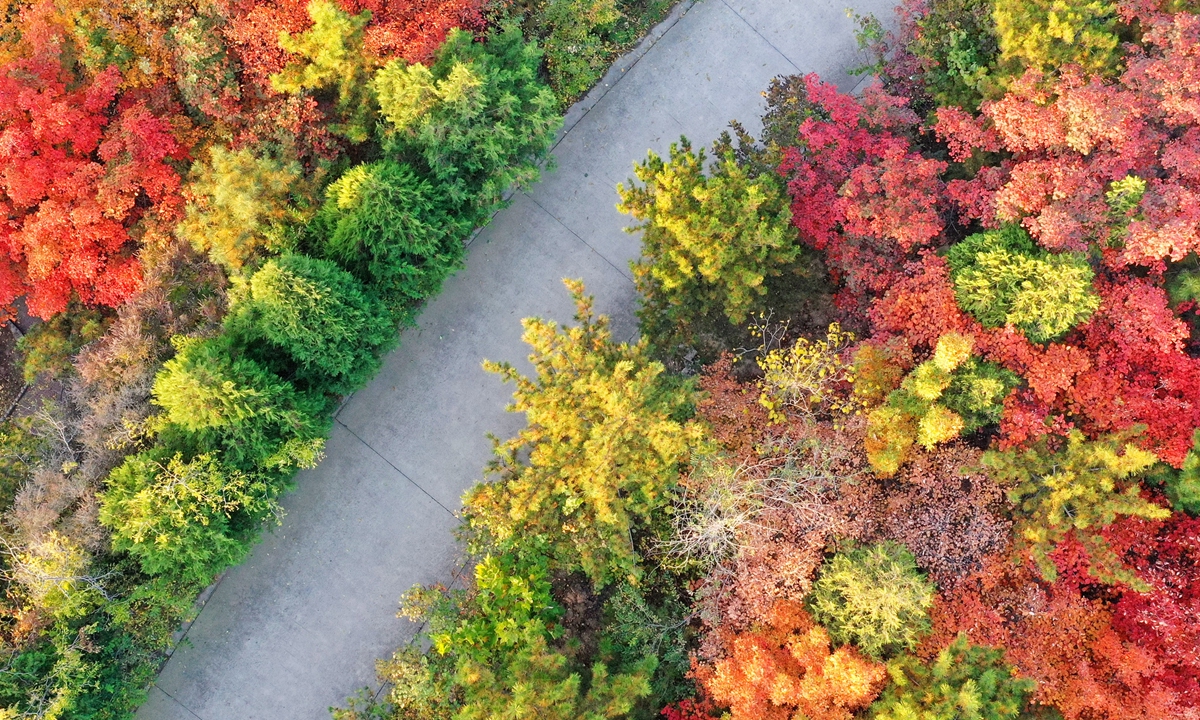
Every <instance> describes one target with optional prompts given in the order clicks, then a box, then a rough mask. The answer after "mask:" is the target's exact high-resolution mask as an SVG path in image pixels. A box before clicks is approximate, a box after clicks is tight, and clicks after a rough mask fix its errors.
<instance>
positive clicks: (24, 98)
mask: <svg viewBox="0 0 1200 720" xmlns="http://www.w3.org/2000/svg"><path fill="white" fill-rule="evenodd" d="M49 12H50V11H49V9H48V8H47V7H46V6H45V5H36V6H33V7H30V8H28V9H26V10H25V11H24V12H23V13H22V18H23V19H24V21H25V24H26V34H25V43H26V44H25V47H24V48H23V52H22V53H21V54H20V55H17V56H16V57H14V58H12V59H11V60H9V61H8V62H6V63H5V64H4V65H3V66H0V108H2V109H0V132H3V135H4V137H5V138H6V140H5V143H4V147H5V149H4V151H3V154H2V155H0V211H2V212H3V214H4V215H5V217H7V218H8V219H7V220H6V222H5V224H4V226H3V228H0V248H2V250H3V253H2V254H3V258H4V262H3V264H2V266H0V304H2V305H4V306H8V305H9V304H10V303H11V302H12V301H13V300H15V299H16V298H18V297H20V296H22V295H26V296H27V297H26V301H27V304H28V307H29V309H30V311H31V312H32V313H34V314H35V315H38V316H40V317H43V318H49V317H51V316H52V315H54V314H56V313H58V312H61V311H62V310H64V309H66V307H67V304H68V302H69V301H70V300H71V298H72V297H78V298H79V299H80V300H81V301H82V302H83V303H84V304H85V305H92V306H95V305H107V306H116V305H119V304H120V303H121V302H122V301H124V300H125V299H126V298H128V297H129V296H130V295H131V294H132V293H133V292H135V291H136V290H137V289H138V287H139V284H140V282H141V269H140V265H139V262H138V260H137V258H136V257H135V249H136V248H135V239H136V238H138V237H141V236H143V235H145V234H146V233H152V232H159V233H161V232H162V230H163V227H162V226H163V224H165V223H170V222H171V221H172V220H173V219H174V218H175V217H177V215H178V212H179V210H180V206H181V202H180V198H179V186H180V179H179V175H178V173H177V171H176V169H175V167H174V166H173V163H174V162H175V161H181V160H183V159H185V158H186V157H187V148H186V146H185V145H184V144H183V143H181V142H180V141H179V139H178V138H177V130H178V127H177V124H175V123H174V122H173V120H172V119H171V118H168V117H164V113H163V110H162V108H161V107H158V105H160V103H155V102H153V98H149V97H139V96H138V95H136V94H134V95H127V96H124V97H122V98H120V99H119V100H118V92H117V91H118V87H119V85H120V83H121V74H120V72H119V71H118V70H117V68H116V67H107V68H106V69H103V70H101V71H100V72H98V73H97V74H96V75H95V76H91V77H89V76H87V75H86V74H83V73H82V72H81V71H80V69H79V68H78V67H77V66H76V65H75V64H74V61H73V54H72V53H73V49H72V45H71V40H70V39H69V38H68V37H66V36H65V35H64V32H63V30H62V29H61V28H59V27H57V26H55V25H53V24H52V20H51V18H50V17H49V16H48V13H49Z"/></svg>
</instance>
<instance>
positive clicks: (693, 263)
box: [617, 138, 800, 340]
mask: <svg viewBox="0 0 1200 720" xmlns="http://www.w3.org/2000/svg"><path fill="white" fill-rule="evenodd" d="M705 160H706V158H705V153H704V150H700V151H698V152H696V153H693V152H692V146H691V144H690V143H689V142H688V141H687V139H686V138H683V139H682V140H681V143H680V144H679V145H676V144H672V145H671V150H670V155H669V157H668V159H667V160H666V161H664V160H663V159H662V158H661V157H659V156H658V155H657V154H655V153H654V152H651V153H650V154H649V157H648V158H647V159H646V160H644V161H643V162H642V163H641V164H640V165H638V166H637V167H636V168H635V170H634V172H635V174H636V176H637V180H638V181H641V182H642V183H644V186H642V187H639V186H637V185H636V184H635V182H634V181H633V180H630V181H629V185H628V186H626V185H624V184H620V185H617V192H618V193H619V194H620V196H621V202H620V204H619V205H618V206H617V208H618V209H619V210H620V211H621V212H624V213H628V214H629V215H632V216H633V217H634V218H635V219H636V220H638V221H639V222H640V224H638V225H636V226H634V227H633V228H629V231H630V232H641V233H642V259H641V260H639V261H636V262H634V263H632V268H633V273H634V278H635V280H636V282H637V285H638V290H639V291H640V292H641V293H642V297H643V309H642V311H641V312H640V313H639V316H640V317H641V319H642V322H643V324H644V325H645V326H647V328H648V332H649V333H650V334H651V336H652V337H654V338H655V339H656V340H658V339H659V337H662V338H664V339H666V338H674V337H679V336H684V337H686V336H689V335H692V334H694V332H695V325H696V322H697V320H699V319H700V318H703V317H705V316H706V315H710V314H713V313H722V314H724V315H725V316H726V317H727V318H728V319H729V321H730V322H731V323H733V324H735V325H736V324H740V323H742V322H743V321H745V320H746V318H747V317H748V316H749V315H750V314H751V313H753V312H757V311H761V310H763V309H764V296H765V295H766V292H767V287H766V285H764V281H765V280H766V279H767V278H769V277H772V276H778V275H782V274H784V273H785V272H787V271H788V270H789V269H790V270H793V271H794V270H795V269H796V268H795V267H794V263H795V261H796V260H797V258H798V257H799V255H800V245H799V243H798V242H797V239H796V231H795V229H794V228H792V227H791V218H792V214H791V210H790V208H789V204H788V201H787V197H786V195H785V193H784V192H783V187H782V183H781V181H780V180H779V179H778V176H777V175H776V174H775V173H773V172H765V173H762V174H752V173H751V172H750V171H749V170H748V169H747V167H745V166H744V165H742V164H739V163H738V162H737V161H736V160H735V158H734V156H733V154H732V152H728V153H726V154H725V155H724V156H723V157H721V158H719V160H718V161H717V163H716V164H715V165H714V166H713V167H712V169H711V170H710V171H709V174H708V175H705Z"/></svg>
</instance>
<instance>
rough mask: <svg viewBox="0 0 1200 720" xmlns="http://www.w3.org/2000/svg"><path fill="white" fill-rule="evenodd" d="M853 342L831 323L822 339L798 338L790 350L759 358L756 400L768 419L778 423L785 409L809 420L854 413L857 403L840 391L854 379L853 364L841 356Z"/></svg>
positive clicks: (851, 338) (782, 349)
mask: <svg viewBox="0 0 1200 720" xmlns="http://www.w3.org/2000/svg"><path fill="white" fill-rule="evenodd" d="M853 343H854V335H853V334H851V333H848V332H845V331H844V330H842V327H841V325H838V324H837V323H833V324H832V325H830V326H829V330H828V331H827V332H826V334H825V339H824V340H809V339H808V338H798V339H797V340H796V342H794V343H793V344H792V345H791V346H790V347H786V348H779V349H776V350H771V351H769V352H767V353H765V354H763V355H762V356H761V357H759V358H758V361H757V362H758V367H759V369H760V370H762V371H763V377H762V380H761V381H760V386H761V388H762V392H761V393H760V394H759V397H758V401H759V403H760V404H762V405H763V407H765V408H766V409H767V412H768V413H769V414H770V416H771V420H772V421H773V422H782V421H783V420H784V417H785V416H784V414H783V408H785V407H786V408H791V409H792V410H793V411H795V412H798V413H799V414H801V415H802V416H806V417H809V418H810V419H811V418H814V417H815V416H816V415H818V414H833V415H835V416H836V415H845V414H849V413H853V412H857V411H858V410H859V409H860V407H861V403H859V402H858V399H857V398H856V397H853V396H851V397H847V395H846V393H845V392H844V391H845V389H846V386H847V385H848V384H850V383H853V382H854V380H855V373H854V365H853V364H852V363H851V362H848V361H847V358H846V357H845V354H846V351H847V350H848V348H849V347H850V345H852V344H853Z"/></svg>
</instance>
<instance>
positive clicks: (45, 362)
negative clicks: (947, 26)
mask: <svg viewBox="0 0 1200 720" xmlns="http://www.w3.org/2000/svg"><path fill="white" fill-rule="evenodd" d="M108 320H109V318H106V317H104V315H102V314H101V313H100V311H98V310H94V309H91V308H85V307H82V306H80V305H79V304H78V303H71V305H70V306H69V307H68V308H67V310H66V311H65V312H61V313H59V314H57V315H55V316H54V317H52V318H50V319H49V320H47V321H46V322H43V323H38V324H37V325H34V326H33V327H32V328H31V329H30V330H29V332H28V333H26V334H25V336H24V337H22V338H21V339H20V340H18V341H17V349H18V350H20V351H21V353H22V354H24V355H25V362H24V363H23V365H22V368H21V370H22V374H23V375H24V377H25V382H27V383H29V384H33V383H34V382H36V381H37V379H38V376H39V375H42V374H43V373H45V374H47V375H49V376H51V377H55V378H61V377H64V376H66V374H67V373H69V372H70V371H71V359H72V358H73V357H74V355H75V353H77V352H79V350H80V348H82V347H83V346H84V345H87V344H88V343H90V342H92V341H94V340H98V339H99V338H100V337H101V336H103V335H104V331H105V330H107V329H108Z"/></svg>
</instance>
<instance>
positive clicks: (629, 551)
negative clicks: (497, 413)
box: [464, 281, 699, 585]
mask: <svg viewBox="0 0 1200 720" xmlns="http://www.w3.org/2000/svg"><path fill="white" fill-rule="evenodd" d="M567 286H568V287H569V288H570V290H571V295H572V297H574V299H575V304H576V308H577V310H576V315H575V320H576V321H577V322H578V326H577V327H573V328H566V329H564V328H560V327H559V326H558V325H557V324H556V323H554V322H549V321H546V320H542V319H539V318H527V319H526V320H524V321H523V325H524V327H525V334H524V340H525V342H526V343H527V344H528V345H529V346H530V347H531V348H532V349H533V353H532V354H531V355H530V356H529V359H530V361H531V362H532V363H533V367H534V371H535V377H533V378H526V377H523V376H521V375H520V374H519V373H518V372H517V371H516V369H515V368H513V367H512V366H511V365H509V364H507V363H490V362H489V363H486V364H485V367H486V368H487V369H489V370H491V371H493V372H496V373H499V374H500V375H501V376H502V377H503V378H504V379H505V380H507V381H510V382H512V383H514V384H515V385H516V390H515V392H514V393H513V398H514V401H513V403H512V404H511V405H510V406H509V410H510V411H513V412H523V413H525V417H526V419H527V421H528V426H527V427H526V428H525V429H524V430H522V431H521V432H520V433H519V434H518V435H517V436H516V437H514V438H513V439H511V440H508V441H506V442H503V443H501V442H499V441H496V444H497V447H496V452H497V456H498V459H497V460H496V461H495V462H494V463H493V466H492V469H493V471H494V472H495V473H497V474H498V476H499V477H498V479H497V480H495V481H494V482H491V483H484V484H478V485H476V486H475V487H474V488H472V489H471V490H469V491H468V492H467V494H466V496H465V498H464V504H465V506H466V510H465V512H466V516H467V519H468V522H469V524H470V527H471V529H472V530H473V531H474V532H476V533H478V534H479V535H480V536H481V537H483V538H484V539H486V540H487V541H488V542H492V543H497V544H500V545H504V544H507V543H513V542H521V541H523V539H524V538H528V537H533V536H536V537H540V538H544V540H545V542H546V543H548V547H549V552H550V553H551V554H552V555H553V556H554V557H555V558H556V559H558V561H559V562H561V563H563V564H564V565H565V566H567V567H578V568H580V569H582V570H583V571H584V572H585V573H587V575H588V576H589V577H591V578H592V580H593V581H594V582H595V583H596V584H597V585H604V584H607V583H608V582H609V581H611V580H613V579H616V578H620V577H626V576H633V575H637V574H638V573H639V569H638V565H637V563H638V554H637V552H636V550H635V548H634V543H633V537H632V535H633V532H634V530H635V529H636V528H637V527H638V525H639V524H643V523H645V522H646V521H647V519H648V517H649V516H650V514H651V513H652V512H653V511H654V510H655V509H656V508H658V507H659V506H660V505H661V504H662V503H663V502H664V497H663V496H664V491H665V490H666V489H667V488H669V487H670V486H671V485H672V484H673V483H674V482H675V481H676V479H677V477H678V470H679V465H680V463H681V462H682V461H683V460H684V459H685V458H686V457H687V456H688V452H689V448H690V447H691V446H692V444H693V443H694V442H695V441H696V440H697V438H698V432H699V431H698V427H697V426H695V425H694V424H692V423H690V422H684V421H681V420H680V419H679V418H680V416H681V415H682V414H684V413H685V412H686V411H687V409H688V407H689V404H690V402H691V393H690V391H689V390H688V389H686V388H685V387H680V386H679V385H677V384H672V383H670V382H668V381H667V380H666V379H665V378H664V377H663V366H662V365H661V364H660V363H657V362H653V361H651V360H650V359H649V357H648V355H647V352H646V345H645V343H644V342H641V343H639V344H637V345H628V344H625V343H619V344H618V343H616V342H613V340H612V336H611V334H610V332H609V329H608V319H607V318H605V317H604V316H600V317H596V316H594V315H593V314H592V300H591V298H588V297H585V296H584V294H583V285H582V283H580V282H578V281H568V282H567ZM526 454H528V458H529V459H528V461H527V462H525V461H523V460H522V458H523V457H524V456H525V455H526Z"/></svg>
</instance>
